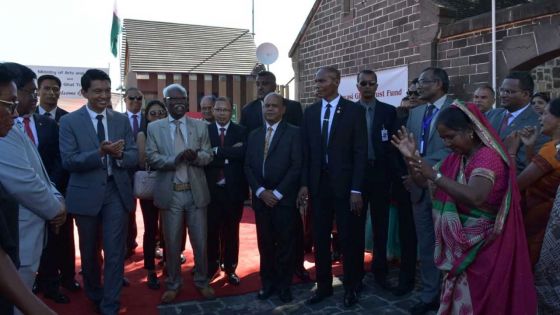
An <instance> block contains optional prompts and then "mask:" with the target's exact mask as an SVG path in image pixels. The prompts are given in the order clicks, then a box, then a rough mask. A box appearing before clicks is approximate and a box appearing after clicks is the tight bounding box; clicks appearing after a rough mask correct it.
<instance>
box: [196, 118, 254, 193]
mask: <svg viewBox="0 0 560 315" xmlns="http://www.w3.org/2000/svg"><path fill="white" fill-rule="evenodd" d="M208 136H209V137H210V146H211V147H212V148H214V147H217V148H218V150H217V153H216V154H215V155H214V159H213V160H212V162H210V164H208V165H207V166H206V181H207V182H208V187H209V189H210V196H212V195H213V193H214V191H215V190H216V188H217V187H216V185H215V184H216V183H217V182H218V180H219V176H220V170H223V172H224V178H225V180H226V185H225V189H226V191H227V194H228V196H229V198H230V200H232V201H243V200H245V199H247V197H248V196H249V188H248V186H247V180H246V179H245V173H244V171H243V164H244V162H245V150H246V148H247V132H246V129H245V127H243V126H240V125H238V124H236V123H234V122H230V124H229V127H228V130H227V132H226V135H225V137H224V146H220V132H219V131H218V126H217V125H216V123H211V124H210V125H208ZM237 143H241V144H242V145H241V146H239V147H234V146H233V145H234V144H237ZM226 160H227V162H228V163H227V164H226V163H225V161H226Z"/></svg>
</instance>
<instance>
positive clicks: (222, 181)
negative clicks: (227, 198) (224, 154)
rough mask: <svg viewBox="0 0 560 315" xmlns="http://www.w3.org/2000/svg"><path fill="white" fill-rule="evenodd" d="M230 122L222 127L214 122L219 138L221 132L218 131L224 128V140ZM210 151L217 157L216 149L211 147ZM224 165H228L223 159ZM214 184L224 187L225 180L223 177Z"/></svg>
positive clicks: (226, 160)
mask: <svg viewBox="0 0 560 315" xmlns="http://www.w3.org/2000/svg"><path fill="white" fill-rule="evenodd" d="M230 122H231V121H228V123H227V124H225V125H224V126H222V125H220V124H218V122H216V127H217V128H218V137H219V136H220V134H221V133H222V131H221V130H220V129H221V128H224V129H225V130H224V138H225V136H226V135H227V131H228V128H229V123H230ZM212 151H214V155H217V154H218V147H213V148H212ZM224 164H229V161H228V159H225V160H224ZM216 184H218V185H222V186H223V185H225V184H226V178H225V177H224V178H222V179H221V180H219V181H218V182H217V183H216Z"/></svg>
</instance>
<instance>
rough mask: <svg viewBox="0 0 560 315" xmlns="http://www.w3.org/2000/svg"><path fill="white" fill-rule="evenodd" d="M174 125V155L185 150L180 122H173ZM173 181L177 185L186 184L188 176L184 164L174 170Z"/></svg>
mask: <svg viewBox="0 0 560 315" xmlns="http://www.w3.org/2000/svg"><path fill="white" fill-rule="evenodd" d="M173 123H174V124H175V139H174V141H173V147H174V149H175V154H179V153H182V152H183V151H185V149H186V148H187V145H186V143H185V139H184V138H183V133H182V132H181V121H180V120H174V121H173ZM175 180H176V182H178V183H188V182H189V176H188V174H187V165H186V164H185V163H181V164H179V166H177V168H176V169H175Z"/></svg>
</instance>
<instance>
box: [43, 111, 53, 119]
mask: <svg viewBox="0 0 560 315" xmlns="http://www.w3.org/2000/svg"><path fill="white" fill-rule="evenodd" d="M43 115H44V116H47V117H49V118H52V114H51V113H49V112H45V113H44V114H43Z"/></svg>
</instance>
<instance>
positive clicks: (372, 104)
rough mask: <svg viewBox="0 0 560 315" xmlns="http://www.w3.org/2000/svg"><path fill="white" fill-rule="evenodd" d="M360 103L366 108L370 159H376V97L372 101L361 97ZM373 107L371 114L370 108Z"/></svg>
mask: <svg viewBox="0 0 560 315" xmlns="http://www.w3.org/2000/svg"><path fill="white" fill-rule="evenodd" d="M359 103H360V105H362V107H363V108H364V109H365V110H366V122H367V135H368V160H375V152H374V150H373V139H372V138H373V121H374V119H375V98H374V99H373V101H371V102H365V101H363V100H361V99H360V101H359ZM370 109H371V114H370V112H369V110H370Z"/></svg>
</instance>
